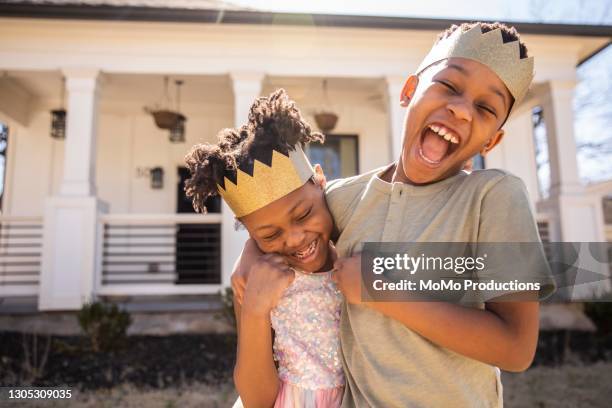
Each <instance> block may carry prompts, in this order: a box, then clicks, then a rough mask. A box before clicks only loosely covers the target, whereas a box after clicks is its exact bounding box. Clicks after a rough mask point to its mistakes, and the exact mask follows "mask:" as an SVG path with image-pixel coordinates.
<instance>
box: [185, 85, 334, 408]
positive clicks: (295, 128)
mask: <svg viewBox="0 0 612 408" xmlns="http://www.w3.org/2000/svg"><path fill="white" fill-rule="evenodd" d="M323 140H324V137H323V135H322V134H319V133H315V132H312V131H311V129H310V126H309V125H308V124H307V123H306V122H305V121H304V120H303V119H302V117H301V115H300V112H299V111H298V109H297V108H296V107H295V104H294V102H293V101H291V100H289V98H288V96H287V94H286V93H285V91H284V90H282V89H280V90H278V91H276V92H274V93H272V94H271V95H270V96H269V97H264V98H258V99H257V100H256V101H255V102H254V104H253V105H252V106H251V109H250V112H249V119H248V123H247V124H245V125H243V126H242V127H241V128H239V129H225V130H223V131H221V132H220V134H219V143H218V144H216V145H209V144H199V145H196V146H194V147H193V148H192V150H191V151H190V152H189V154H188V155H187V156H186V163H187V166H188V167H189V169H190V171H191V174H192V177H191V178H190V179H189V180H188V181H187V183H186V188H185V189H186V192H187V195H188V196H190V197H191V198H192V200H193V204H194V207H195V208H196V209H197V210H199V211H205V208H204V202H205V200H206V199H207V198H208V197H209V196H211V195H215V194H217V193H219V194H220V195H221V196H222V197H223V199H224V200H225V201H226V202H227V204H228V205H229V206H230V208H231V209H232V211H233V212H234V214H235V215H236V218H237V219H238V220H239V221H240V222H241V223H242V224H243V225H244V226H245V227H246V229H247V230H248V231H249V234H250V236H251V238H252V239H253V240H254V241H255V243H256V244H257V246H258V247H259V249H260V250H261V251H262V252H264V253H265V254H266V255H264V256H262V257H260V258H258V260H257V261H256V262H254V264H253V265H252V266H251V268H250V274H249V281H248V284H247V286H246V289H245V292H244V297H243V300H242V305H241V306H240V305H238V304H237V303H235V307H236V320H237V323H238V351H237V361H236V367H235V370H234V380H235V383H236V388H237V389H238V392H239V394H240V397H241V399H242V401H243V402H244V404H245V405H246V406H257V407H259V406H272V405H274V406H275V407H287V408H288V407H313V408H315V407H316V408H320V407H338V406H340V404H341V400H342V394H343V388H344V375H343V371H342V365H341V361H340V353H339V337H338V335H339V333H338V330H339V329H338V325H339V318H340V306H341V301H342V298H341V295H340V292H339V291H338V290H337V289H336V287H335V285H334V283H333V282H332V281H331V277H330V272H329V271H330V270H331V269H332V265H333V262H334V260H335V259H334V258H335V252H334V250H333V247H331V246H330V235H331V233H332V229H333V221H332V217H331V215H330V213H329V210H328V208H327V204H326V202H325V198H324V195H323V188H324V186H325V177H324V176H323V173H322V170H321V168H320V166H317V167H316V168H315V169H314V170H313V168H312V166H311V165H310V163H309V161H308V159H307V158H306V156H305V154H304V152H303V150H302V148H303V146H305V145H306V144H307V143H309V142H312V141H317V142H323ZM270 328H272V329H273V333H272V331H271V330H270ZM272 343H273V344H272ZM275 361H276V362H277V363H278V369H277V367H276V365H275V363H274V362H275ZM240 405H241V403H240V400H239V401H238V402H237V403H236V406H240Z"/></svg>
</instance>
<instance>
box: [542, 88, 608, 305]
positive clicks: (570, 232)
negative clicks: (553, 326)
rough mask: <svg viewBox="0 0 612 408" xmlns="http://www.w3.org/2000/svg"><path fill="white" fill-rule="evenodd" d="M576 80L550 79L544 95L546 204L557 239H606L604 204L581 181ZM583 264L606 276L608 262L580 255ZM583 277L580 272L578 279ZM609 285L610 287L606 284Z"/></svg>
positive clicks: (594, 288)
mask: <svg viewBox="0 0 612 408" xmlns="http://www.w3.org/2000/svg"><path fill="white" fill-rule="evenodd" d="M574 87H575V81H551V82H549V83H548V87H547V90H546V91H545V93H544V95H543V97H542V100H541V102H542V108H543V114H544V121H545V123H546V134H547V139H548V150H549V158H550V159H549V160H550V173H551V189H550V199H549V200H548V203H547V205H546V207H548V208H549V209H551V210H552V211H551V212H552V213H553V214H555V219H554V220H553V222H554V223H555V224H556V225H555V227H556V228H555V229H553V230H556V231H558V234H557V236H556V237H554V238H555V239H556V240H560V241H565V242H603V241H605V234H604V225H603V220H602V214H601V206H600V205H598V203H597V202H595V201H594V200H592V199H590V198H589V197H588V196H587V195H586V190H585V188H584V186H583V185H582V184H581V182H580V176H579V173H578V161H577V154H576V141H575V138H574V114H573V103H572V101H573V96H574ZM580 259H581V260H582V264H581V266H582V267H583V268H584V269H585V270H590V271H593V272H597V273H599V274H601V275H602V276H607V275H608V273H609V271H608V268H607V265H606V264H602V263H598V262H592V263H589V262H588V257H586V256H583V254H581V258H580ZM581 279H585V280H583V281H588V280H589V278H588V277H586V278H582V277H581V275H580V274H578V277H577V280H578V281H580V280H581ZM606 286H607V287H606ZM604 289H607V290H609V289H610V288H609V285H602V284H601V282H596V283H594V284H589V283H586V284H582V285H578V286H576V287H574V288H573V291H572V297H573V298H574V299H576V300H578V299H588V298H589V297H590V296H592V295H593V294H601V293H602V290H604Z"/></svg>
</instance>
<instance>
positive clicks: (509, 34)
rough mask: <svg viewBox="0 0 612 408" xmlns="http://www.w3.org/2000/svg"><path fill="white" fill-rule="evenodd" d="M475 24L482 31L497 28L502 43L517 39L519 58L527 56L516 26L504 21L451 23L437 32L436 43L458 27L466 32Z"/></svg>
mask: <svg viewBox="0 0 612 408" xmlns="http://www.w3.org/2000/svg"><path fill="white" fill-rule="evenodd" d="M476 24H480V29H481V30H482V32H483V33H487V32H489V31H493V30H495V29H498V28H499V29H500V30H501V34H502V40H503V42H504V43H508V42H512V41H518V42H519V51H520V58H521V59H522V58H527V57H529V55H527V46H526V45H525V43H524V42H523V41H521V36H520V34H519V33H518V31H516V28H514V27H513V26H508V25H506V24H504V23H499V22H495V23H480V22H475V23H463V24H461V25H457V24H453V25H452V26H450V27H449V28H447V29H446V30H444V31H442V32H441V33H440V34H438V38H437V39H436V43H437V42H438V41H440V40H443V39H445V38H448V37H449V36H450V35H451V34H452V33H454V32H455V31H457V30H458V29H460V30H461V31H462V32H466V31H468V30H469V29H470V28H472V27H474V26H475V25H476Z"/></svg>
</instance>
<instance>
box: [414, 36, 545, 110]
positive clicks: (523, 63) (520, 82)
mask: <svg viewBox="0 0 612 408" xmlns="http://www.w3.org/2000/svg"><path fill="white" fill-rule="evenodd" d="M447 58H468V59H471V60H474V61H477V62H480V63H481V64H484V65H486V66H487V67H489V68H490V69H491V70H493V72H495V73H496V74H497V76H498V77H499V78H500V79H501V80H502V82H503V83H504V84H505V85H506V87H507V88H508V90H509V91H510V94H511V95H512V96H513V97H514V104H513V105H512V110H514V108H515V107H516V106H518V104H519V103H520V102H521V100H522V99H523V98H524V97H525V95H526V94H527V90H528V89H529V85H530V84H531V80H532V79H533V57H529V58H521V57H520V48H519V42H518V41H510V42H507V43H504V41H503V38H502V33H501V30H500V29H499V28H496V29H495V30H491V31H488V32H486V33H483V32H482V29H481V26H480V24H476V25H474V26H473V27H472V28H470V29H469V30H468V31H465V32H462V31H461V29H460V28H458V29H457V30H455V31H454V32H453V33H452V34H451V35H450V36H448V37H447V38H444V39H442V40H440V41H439V42H438V43H437V44H435V45H434V46H433V47H432V49H431V51H429V54H427V56H426V57H425V59H423V61H422V62H421V65H420V66H419V68H418V69H417V74H418V73H420V72H421V71H423V70H424V69H425V68H427V67H429V66H430V65H432V64H434V63H436V62H438V61H442V60H444V59H447ZM512 110H511V111H512Z"/></svg>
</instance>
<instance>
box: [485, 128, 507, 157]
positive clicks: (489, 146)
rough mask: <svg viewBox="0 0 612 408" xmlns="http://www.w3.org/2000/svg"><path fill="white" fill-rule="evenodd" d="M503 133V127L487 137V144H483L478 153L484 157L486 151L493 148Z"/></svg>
mask: <svg viewBox="0 0 612 408" xmlns="http://www.w3.org/2000/svg"><path fill="white" fill-rule="evenodd" d="M504 134H505V132H504V130H503V129H499V130H498V131H497V132H495V135H494V136H493V137H492V138H491V139H489V141H488V142H487V144H485V145H484V146H483V148H482V150H481V151H480V155H481V156H483V157H484V156H486V155H487V153H489V152H490V151H491V150H493V148H494V147H495V146H497V145H498V144H499V142H501V140H502V139H503V137H504Z"/></svg>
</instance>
